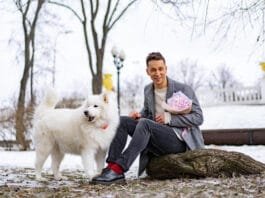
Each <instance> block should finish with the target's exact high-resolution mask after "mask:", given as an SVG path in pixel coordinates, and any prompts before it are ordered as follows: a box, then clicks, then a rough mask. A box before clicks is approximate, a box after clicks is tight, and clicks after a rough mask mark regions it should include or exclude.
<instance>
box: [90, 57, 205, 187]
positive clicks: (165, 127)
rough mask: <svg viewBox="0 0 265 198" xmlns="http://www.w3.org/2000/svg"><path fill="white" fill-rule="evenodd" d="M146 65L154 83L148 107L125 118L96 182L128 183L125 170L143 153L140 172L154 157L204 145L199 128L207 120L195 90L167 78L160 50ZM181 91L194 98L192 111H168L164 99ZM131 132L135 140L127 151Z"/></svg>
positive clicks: (149, 89) (146, 95)
mask: <svg viewBox="0 0 265 198" xmlns="http://www.w3.org/2000/svg"><path fill="white" fill-rule="evenodd" d="M146 65H147V68H146V72H147V74H148V75H149V77H150V78H151V80H152V83H150V84H149V85H147V86H146V87H145V89H144V107H143V109H142V111H141V112H140V113H138V112H132V113H131V114H130V115H129V116H122V117H121V120H120V126H119V127H118V129H117V133H116V135H115V137H114V139H113V141H112V143H111V146H110V149H109V154H108V157H107V160H106V161H107V163H108V166H107V167H106V168H104V169H103V170H102V173H101V174H100V175H99V176H96V177H94V178H93V179H92V181H91V183H92V184H112V183H118V182H119V183H121V182H124V181H125V177H124V173H125V172H126V171H128V170H129V168H130V166H131V164H132V163H133V161H134V160H135V159H136V157H137V156H138V155H139V154H140V165H139V173H138V174H139V175H140V174H141V173H142V172H143V171H144V169H145V167H146V165H147V163H148V161H149V158H150V157H151V156H160V155H166V154H171V153H181V152H185V151H186V150H187V149H191V150H193V149H198V148H203V147H204V141H203V137H202V133H201V131H200V129H199V127H198V126H199V125H201V124H202V122H203V115H202V110H201V108H200V105H199V102H198V100H197V98H196V96H195V93H194V91H193V90H192V89H191V88H190V87H189V86H187V85H184V84H181V83H179V82H176V81H174V80H172V79H170V78H168V77H167V66H166V61H165V58H164V57H163V56H162V55H161V54H160V53H159V52H153V53H150V54H149V55H148V56H147V58H146ZM178 91H181V92H182V93H184V94H185V95H186V96H187V97H188V98H189V99H191V100H192V106H191V110H190V112H189V113H188V114H173V113H169V112H165V110H164V109H163V108H162V106H161V104H162V102H163V101H167V99H168V98H170V97H171V96H172V95H173V93H175V92H178ZM128 135H130V136H131V137H132V139H131V141H130V143H129V145H128V147H127V148H126V149H125V150H124V148H125V146H126V141H127V137H128Z"/></svg>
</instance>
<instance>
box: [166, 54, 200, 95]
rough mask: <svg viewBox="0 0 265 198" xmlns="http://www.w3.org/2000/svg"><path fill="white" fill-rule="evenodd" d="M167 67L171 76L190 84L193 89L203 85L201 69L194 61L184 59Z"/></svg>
mask: <svg viewBox="0 0 265 198" xmlns="http://www.w3.org/2000/svg"><path fill="white" fill-rule="evenodd" d="M169 69H170V72H169V74H170V75H171V77H172V78H174V79H176V80H178V81H180V82H183V83H185V84H187V85H189V86H191V87H192V88H193V89H194V90H195V91H196V90H197V89H198V88H200V87H202V86H203V85H204V82H203V80H204V75H203V69H202V68H201V67H200V66H199V65H198V63H197V62H196V61H192V60H189V59H185V60H182V61H180V62H179V64H178V65H177V66H175V67H171V68H169Z"/></svg>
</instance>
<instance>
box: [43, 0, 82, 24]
mask: <svg viewBox="0 0 265 198" xmlns="http://www.w3.org/2000/svg"><path fill="white" fill-rule="evenodd" d="M48 3H50V4H54V5H57V6H61V7H64V8H67V9H68V10H70V11H71V12H72V13H73V14H74V15H75V16H76V17H77V19H78V20H79V21H80V22H81V23H82V22H83V19H82V18H81V17H80V16H79V15H78V13H77V12H76V11H75V10H74V9H73V8H71V7H70V6H68V5H66V4H63V3H59V2H56V1H52V0H48Z"/></svg>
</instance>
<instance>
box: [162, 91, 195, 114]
mask: <svg viewBox="0 0 265 198" xmlns="http://www.w3.org/2000/svg"><path fill="white" fill-rule="evenodd" d="M191 106H192V100H191V99H189V98H188V97H187V96H186V95H185V94H184V93H182V92H181V91H178V92H176V93H173V95H172V96H171V97H170V98H168V99H167V103H165V102H163V103H162V107H163V108H164V109H165V110H166V111H168V112H170V113H175V114H181V113H189V112H190V110H191Z"/></svg>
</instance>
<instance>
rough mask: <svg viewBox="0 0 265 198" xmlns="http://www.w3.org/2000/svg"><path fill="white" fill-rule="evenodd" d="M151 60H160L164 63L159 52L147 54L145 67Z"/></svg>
mask: <svg viewBox="0 0 265 198" xmlns="http://www.w3.org/2000/svg"><path fill="white" fill-rule="evenodd" d="M152 60H162V61H163V62H164V63H166V60H165V58H164V56H163V55H162V54H161V53H160V52H151V53H150V54H148V56H147V57H146V66H148V63H149V61H152Z"/></svg>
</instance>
